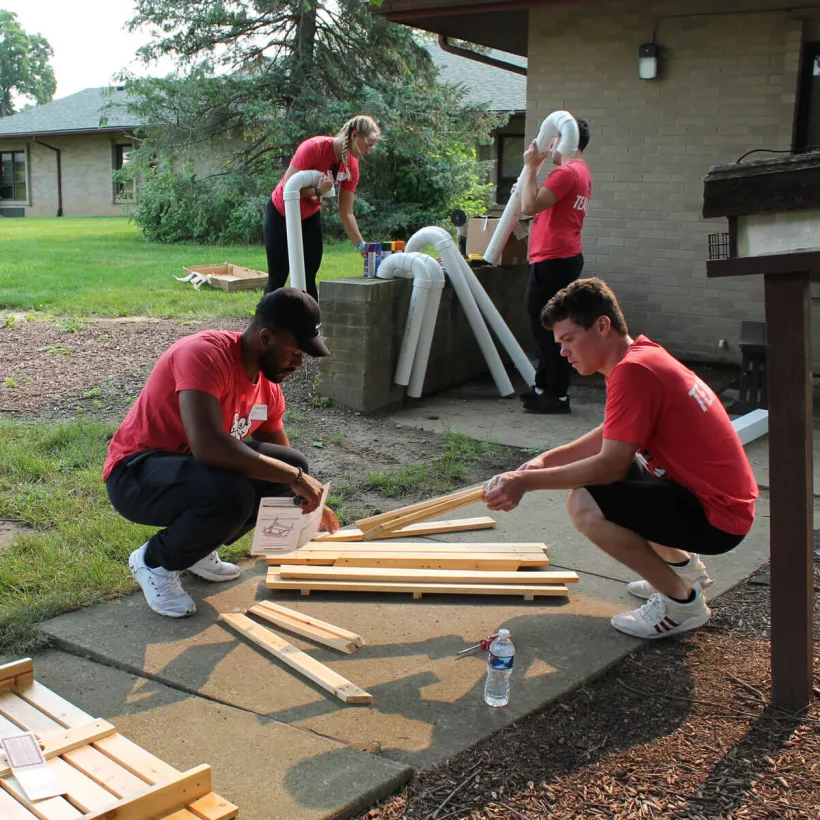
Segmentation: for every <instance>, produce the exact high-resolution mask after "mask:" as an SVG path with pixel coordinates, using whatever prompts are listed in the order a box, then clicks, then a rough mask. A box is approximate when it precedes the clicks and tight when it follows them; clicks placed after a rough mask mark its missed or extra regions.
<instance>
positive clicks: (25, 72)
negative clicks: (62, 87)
mask: <svg viewBox="0 0 820 820" xmlns="http://www.w3.org/2000/svg"><path fill="white" fill-rule="evenodd" d="M53 53H54V52H53V51H52V49H51V46H50V45H49V44H48V41H47V40H46V39H45V37H41V36H40V35H39V34H26V32H25V31H24V30H23V28H22V26H21V25H20V23H19V22H18V21H17V15H16V14H14V12H11V11H5V10H2V9H0V117H7V116H9V115H11V114H14V113H15V110H14V103H13V101H12V94H19V95H21V96H23V97H28V98H30V99H33V100H34V101H36V102H37V104H38V105H43V104H44V103H47V102H51V99H52V97H53V96H54V92H55V91H56V90H57V81H56V79H55V77H54V71H53V69H52V68H51V66H50V65H49V64H48V61H49V58H50V57H51V56H52V55H53Z"/></svg>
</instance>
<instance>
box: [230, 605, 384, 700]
mask: <svg viewBox="0 0 820 820" xmlns="http://www.w3.org/2000/svg"><path fill="white" fill-rule="evenodd" d="M219 620H220V621H223V622H224V623H226V624H228V626H230V627H231V628H232V629H235V630H236V631H237V632H239V633H240V634H241V635H244V636H245V637H246V638H247V639H248V640H250V641H253V642H254V643H255V644H257V646H261V647H262V649H264V650H265V651H266V652H270V653H271V654H272V655H274V656H276V657H277V658H279V660H280V661H282V662H283V663H286V664H287V665H288V666H290V667H291V668H292V669H295V670H296V671H297V672H299V674H300V675H304V676H305V677H306V678H308V679H309V680H312V681H313V682H314V683H315V684H318V685H319V686H321V687H322V688H323V689H326V690H327V691H328V692H330V693H331V694H332V695H335V696H336V697H337V698H339V700H341V701H343V702H344V703H350V704H369V703H372V702H373V696H372V695H371V694H370V693H369V692H365V691H364V690H363V689H360V688H359V687H358V686H356V684H354V683H351V682H350V681H349V680H347V678H344V677H342V676H341V675H340V674H339V673H338V672H334V671H333V670H332V669H330V668H329V667H327V666H325V665H324V664H323V663H319V661H317V660H316V659H315V658H311V657H310V655H308V654H307V653H305V652H302V650H301V649H297V647H295V646H294V645H293V644H290V643H288V642H287V641H285V640H282V638H280V637H279V636H278V635H277V634H276V633H275V632H271V630H270V629H265V627H264V626H259V624H256V623H254V622H253V621H252V620H251V619H250V618H248V617H246V616H245V615H230V614H229V615H220V616H219Z"/></svg>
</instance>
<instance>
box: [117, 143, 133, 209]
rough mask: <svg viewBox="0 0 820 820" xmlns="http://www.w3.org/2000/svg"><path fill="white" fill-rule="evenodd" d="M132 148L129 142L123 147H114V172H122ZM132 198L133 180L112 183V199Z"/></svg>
mask: <svg viewBox="0 0 820 820" xmlns="http://www.w3.org/2000/svg"><path fill="white" fill-rule="evenodd" d="M133 150H134V146H133V145H132V144H131V143H130V142H129V143H127V144H123V145H115V146H114V170H115V171H122V170H124V169H125V167H126V166H127V165H128V160H129V158H130V156H131V152H132V151H133ZM133 198H134V180H133V179H128V180H124V181H119V180H117V181H115V182H114V199H118V200H119V199H126V200H127V199H133Z"/></svg>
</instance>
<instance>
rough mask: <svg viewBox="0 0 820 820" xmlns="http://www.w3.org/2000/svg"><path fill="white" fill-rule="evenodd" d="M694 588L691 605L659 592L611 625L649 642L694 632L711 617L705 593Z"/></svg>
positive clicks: (613, 619)
mask: <svg viewBox="0 0 820 820" xmlns="http://www.w3.org/2000/svg"><path fill="white" fill-rule="evenodd" d="M694 589H695V600H694V601H692V602H691V603H688V604H681V603H679V602H678V601H673V600H672V599H671V598H667V597H666V596H665V595H661V594H660V592H656V593H655V594H654V595H652V596H650V598H649V600H648V601H647V602H646V603H645V604H644V605H643V606H642V607H641V608H640V609H633V610H632V611H631V612H621V613H619V614H618V615H615V617H614V618H612V620H611V621H610V623H611V624H612V626H614V627H615V629H617V630H619V631H620V632H625V633H626V634H627V635H634V636H635V637H636V638H647V639H648V640H655V639H657V638H669V637H671V636H672V635H679V634H680V633H681V632H691V631H692V630H693V629H698V628H699V627H701V626H704V625H706V624H708V623H709V619H710V618H711V617H712V610H711V609H709V607H708V606H706V599H705V598H704V597H703V591H702V590H701V588H700V587H699V586H698V585H697V584H695V586H694Z"/></svg>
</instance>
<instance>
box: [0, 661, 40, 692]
mask: <svg viewBox="0 0 820 820" xmlns="http://www.w3.org/2000/svg"><path fill="white" fill-rule="evenodd" d="M33 680H34V664H33V663H32V661H31V658H23V659H22V660H19V661H12V662H11V663H4V664H3V665H2V666H0V691H2V690H3V689H8V688H10V687H12V686H25V685H26V684H29V683H31V682H32V681H33Z"/></svg>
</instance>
